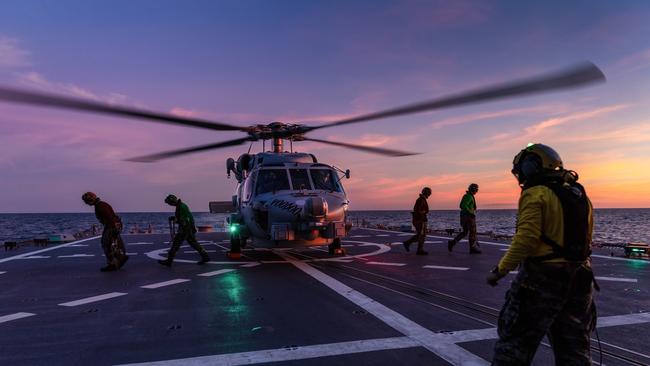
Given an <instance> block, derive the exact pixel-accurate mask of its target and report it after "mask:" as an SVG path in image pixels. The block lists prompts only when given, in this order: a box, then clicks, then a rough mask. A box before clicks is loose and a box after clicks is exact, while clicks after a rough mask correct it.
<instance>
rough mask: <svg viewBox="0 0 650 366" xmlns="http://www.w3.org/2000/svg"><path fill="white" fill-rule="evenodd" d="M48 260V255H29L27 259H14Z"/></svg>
mask: <svg viewBox="0 0 650 366" xmlns="http://www.w3.org/2000/svg"><path fill="white" fill-rule="evenodd" d="M46 258H50V256H49V255H30V256H28V257H22V258H16V259H46Z"/></svg>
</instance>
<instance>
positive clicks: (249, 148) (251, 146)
mask: <svg viewBox="0 0 650 366" xmlns="http://www.w3.org/2000/svg"><path fill="white" fill-rule="evenodd" d="M253 142H254V141H251V144H250V146H248V153H247V154H250V153H251V149H252V148H253Z"/></svg>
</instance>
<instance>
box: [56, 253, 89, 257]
mask: <svg viewBox="0 0 650 366" xmlns="http://www.w3.org/2000/svg"><path fill="white" fill-rule="evenodd" d="M94 256H95V255H94V254H70V255H60V256H58V257H57V258H81V257H94Z"/></svg>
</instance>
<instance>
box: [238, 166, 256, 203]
mask: <svg viewBox="0 0 650 366" xmlns="http://www.w3.org/2000/svg"><path fill="white" fill-rule="evenodd" d="M256 178H257V174H256V173H253V174H251V175H250V176H248V178H246V181H245V182H244V189H243V190H242V199H243V201H244V202H248V201H249V200H250V198H251V194H252V193H253V185H254V184H255V180H256Z"/></svg>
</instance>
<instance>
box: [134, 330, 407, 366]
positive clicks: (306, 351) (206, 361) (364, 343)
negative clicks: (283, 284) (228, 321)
mask: <svg viewBox="0 0 650 366" xmlns="http://www.w3.org/2000/svg"><path fill="white" fill-rule="evenodd" d="M418 346H419V344H418V343H417V342H415V341H414V340H412V339H409V338H408V337H395V338H383V339H368V340H361V341H350V342H340V343H329V344H317V345H312V346H303V347H296V348H291V349H287V348H278V349H267V350H262V351H253V352H242V353H227V354H223V355H214V356H200V357H192V358H185V359H176V360H168V361H157V362H156V361H154V362H144V363H133V364H128V366H135V365H151V366H163V365H165V366H174V365H179V366H183V365H197V366H198V365H229V366H235V365H250V364H257V363H267V362H282V361H291V360H305V359H310V358H317V357H327V356H339V355H348V354H355V353H362V352H373V351H383V350H391V349H402V348H412V347H418ZM121 366H127V365H121Z"/></svg>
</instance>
